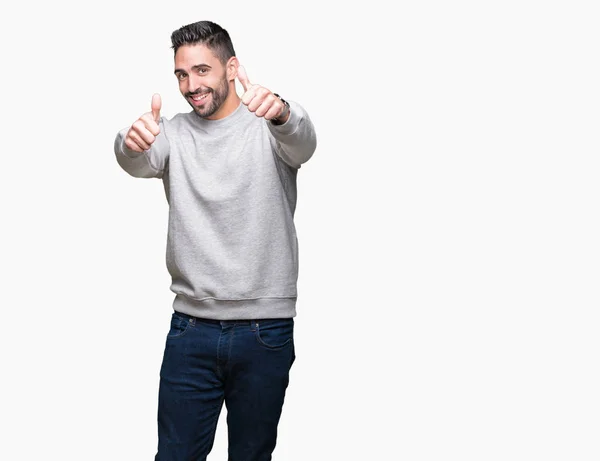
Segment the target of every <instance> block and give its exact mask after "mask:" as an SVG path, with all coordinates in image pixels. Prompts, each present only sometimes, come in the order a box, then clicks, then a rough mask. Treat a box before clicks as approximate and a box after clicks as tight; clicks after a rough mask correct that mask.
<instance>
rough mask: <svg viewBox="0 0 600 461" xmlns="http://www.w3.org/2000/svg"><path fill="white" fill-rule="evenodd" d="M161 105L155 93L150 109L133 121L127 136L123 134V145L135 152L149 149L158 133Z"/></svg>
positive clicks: (158, 96)
mask: <svg viewBox="0 0 600 461" xmlns="http://www.w3.org/2000/svg"><path fill="white" fill-rule="evenodd" d="M161 105H162V103H161V100H160V95H159V94H155V95H154V96H152V104H151V108H152V110H151V111H150V112H146V113H145V114H144V115H142V116H141V117H140V118H138V119H137V120H136V121H135V122H133V125H131V128H129V131H128V132H127V136H125V145H126V146H127V147H128V148H129V149H131V150H133V151H135V152H144V151H145V150H148V149H150V146H151V145H152V143H153V142H154V141H155V140H156V137H157V136H158V134H159V133H160V128H159V126H158V122H159V120H160V108H161Z"/></svg>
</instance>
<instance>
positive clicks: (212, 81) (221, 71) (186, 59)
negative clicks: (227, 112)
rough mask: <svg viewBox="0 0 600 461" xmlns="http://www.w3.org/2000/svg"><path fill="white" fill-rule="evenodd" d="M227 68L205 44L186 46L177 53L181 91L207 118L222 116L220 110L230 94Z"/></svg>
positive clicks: (177, 69) (201, 114) (202, 115)
mask: <svg viewBox="0 0 600 461" xmlns="http://www.w3.org/2000/svg"><path fill="white" fill-rule="evenodd" d="M229 62H231V59H230V61H229ZM229 66H230V67H231V64H229ZM227 70H228V69H227V67H226V66H223V64H221V61H219V59H218V58H217V57H216V56H215V55H214V54H213V52H212V51H211V50H210V49H208V48H207V47H206V46H204V45H183V46H181V47H179V48H178V49H177V52H176V53H175V76H176V77H177V80H178V81H179V91H181V94H182V95H183V97H184V98H185V99H186V101H187V102H188V103H189V104H190V106H192V108H193V109H194V111H195V112H196V113H197V114H198V115H199V116H200V117H203V118H208V119H215V118H219V113H218V111H219V109H220V108H221V106H222V105H223V103H224V102H225V100H226V99H227V96H228V95H229V80H228V78H227V77H228V76H227Z"/></svg>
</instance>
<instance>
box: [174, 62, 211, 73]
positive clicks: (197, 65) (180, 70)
mask: <svg viewBox="0 0 600 461" xmlns="http://www.w3.org/2000/svg"><path fill="white" fill-rule="evenodd" d="M201 67H208V68H209V69H212V67H210V66H209V65H208V64H196V65H195V66H192V70H198V69H200V68H201ZM179 72H184V73H185V70H183V69H175V72H174V73H175V74H177V73H179Z"/></svg>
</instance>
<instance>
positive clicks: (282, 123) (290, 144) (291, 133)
mask: <svg viewBox="0 0 600 461" xmlns="http://www.w3.org/2000/svg"><path fill="white" fill-rule="evenodd" d="M237 78H238V79H239V81H240V83H241V84H242V86H243V87H244V90H245V93H244V94H243V95H242V102H243V103H244V104H245V105H246V106H248V110H249V111H250V112H254V113H255V115H256V116H258V117H264V118H265V120H267V126H268V127H269V131H270V132H271V134H272V135H273V137H274V138H275V141H276V142H277V154H278V155H279V157H280V158H281V159H282V160H283V161H284V162H285V163H287V164H288V165H289V166H291V167H293V168H300V165H301V164H302V163H305V162H307V161H308V159H309V158H311V157H312V155H313V153H314V152H315V149H316V148H317V135H316V133H315V128H314V127H313V124H312V122H311V120H310V118H309V117H308V114H307V113H306V111H305V110H304V108H303V107H302V106H301V105H300V104H298V103H296V102H293V101H289V102H288V103H289V105H290V106H289V110H288V111H286V107H285V104H284V101H283V100H282V99H281V98H280V97H279V95H277V94H275V93H273V92H272V91H271V90H268V89H267V88H265V87H263V86H261V85H253V84H252V83H250V80H249V79H248V75H246V70H245V69H244V68H243V67H242V66H238V69H237Z"/></svg>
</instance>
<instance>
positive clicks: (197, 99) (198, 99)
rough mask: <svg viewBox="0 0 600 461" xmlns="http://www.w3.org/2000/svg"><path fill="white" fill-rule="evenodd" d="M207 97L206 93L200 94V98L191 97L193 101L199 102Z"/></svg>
mask: <svg viewBox="0 0 600 461" xmlns="http://www.w3.org/2000/svg"><path fill="white" fill-rule="evenodd" d="M207 96H208V93H205V94H201V95H200V96H192V99H193V100H194V101H200V100H201V99H204V98H206V97H207Z"/></svg>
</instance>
